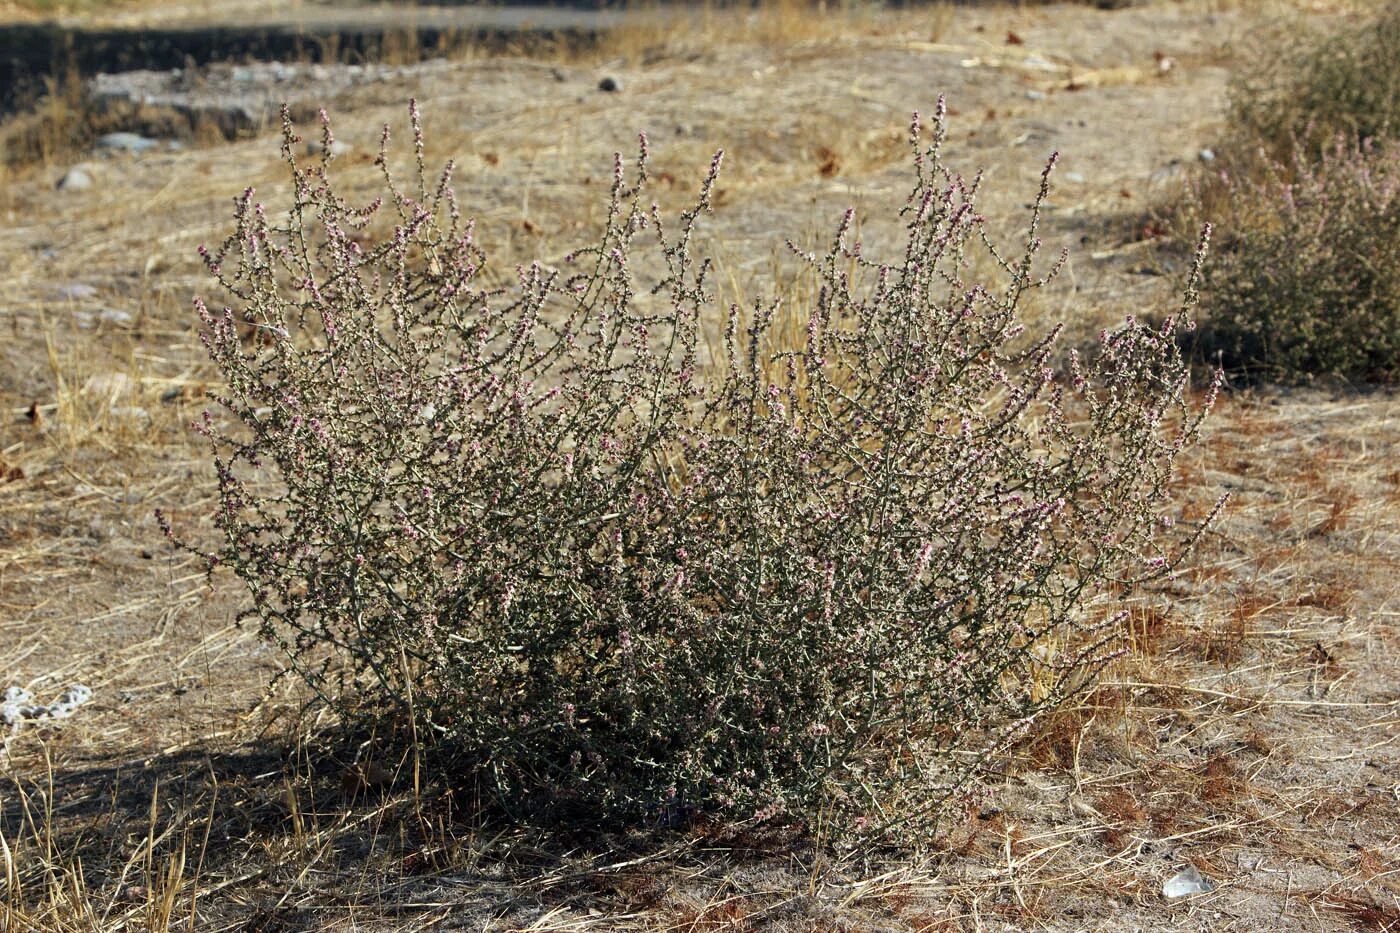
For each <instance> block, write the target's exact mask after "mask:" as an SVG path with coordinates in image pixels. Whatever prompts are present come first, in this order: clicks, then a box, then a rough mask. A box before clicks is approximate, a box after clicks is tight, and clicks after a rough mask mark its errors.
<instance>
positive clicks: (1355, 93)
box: [1227, 0, 1400, 166]
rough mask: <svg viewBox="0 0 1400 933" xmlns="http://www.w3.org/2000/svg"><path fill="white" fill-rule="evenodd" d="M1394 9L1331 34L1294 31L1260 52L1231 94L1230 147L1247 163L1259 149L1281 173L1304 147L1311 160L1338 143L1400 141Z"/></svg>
mask: <svg viewBox="0 0 1400 933" xmlns="http://www.w3.org/2000/svg"><path fill="white" fill-rule="evenodd" d="M1397 62H1400V2H1395V0H1390V2H1387V3H1385V4H1384V5H1383V6H1382V7H1381V8H1380V9H1379V11H1378V12H1377V13H1376V14H1375V15H1374V16H1368V17H1363V18H1362V19H1361V21H1360V22H1356V23H1353V24H1350V25H1348V26H1346V27H1344V28H1342V29H1339V30H1336V31H1334V32H1330V33H1326V34H1319V33H1317V32H1314V31H1312V30H1310V29H1307V28H1298V29H1296V30H1295V31H1291V32H1289V33H1288V34H1287V37H1286V38H1285V39H1284V40H1282V42H1280V43H1274V44H1269V45H1267V46H1266V47H1264V48H1262V49H1261V50H1259V52H1258V53H1257V54H1256V55H1255V56H1254V57H1253V60H1252V61H1251V63H1250V64H1248V65H1247V66H1246V67H1244V68H1243V69H1241V70H1240V72H1239V73H1238V74H1237V75H1236V77H1235V79H1234V81H1233V85H1232V87H1231V93H1230V108H1229V113H1228V117H1227V123H1228V125H1229V126H1230V127H1231V131H1232V134H1233V140H1232V141H1230V142H1229V143H1228V144H1229V145H1233V146H1235V147H1237V148H1239V149H1240V150H1241V151H1242V153H1243V154H1244V155H1246V156H1250V155H1252V154H1253V151H1254V150H1255V149H1257V148H1259V147H1260V146H1261V145H1262V146H1263V147H1264V149H1265V151H1266V153H1267V157H1268V158H1269V160H1270V161H1271V162H1274V163H1278V164H1282V165H1284V166H1287V164H1288V163H1289V161H1290V160H1291V158H1292V156H1293V151H1294V149H1295V148H1296V147H1297V146H1298V145H1302V147H1303V148H1304V150H1305V152H1306V154H1307V156H1308V157H1309V159H1315V158H1317V157H1319V156H1320V155H1321V154H1322V152H1323V151H1324V150H1325V149H1328V148H1330V147H1332V146H1333V145H1334V143H1335V141H1336V139H1337V137H1338V136H1346V137H1349V138H1350V139H1352V140H1353V141H1355V142H1361V141H1363V140H1367V139H1385V138H1394V137H1395V136H1396V135H1397V134H1400V68H1397V67H1396V64H1397Z"/></svg>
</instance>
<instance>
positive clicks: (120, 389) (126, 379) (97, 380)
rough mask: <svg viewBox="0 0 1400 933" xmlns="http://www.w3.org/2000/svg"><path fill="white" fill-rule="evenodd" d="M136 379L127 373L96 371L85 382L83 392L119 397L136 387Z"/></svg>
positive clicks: (111, 397)
mask: <svg viewBox="0 0 1400 933" xmlns="http://www.w3.org/2000/svg"><path fill="white" fill-rule="evenodd" d="M135 385H136V384H135V381H134V380H133V379H132V378H131V377H130V376H128V375H127V374H126V373H96V374H94V375H92V376H89V377H88V380H87V382H85V383H83V392H85V393H86V394H88V395H101V396H105V397H107V398H110V399H117V398H120V397H121V396H123V395H127V394H129V393H130V392H131V391H132V389H134V388H135Z"/></svg>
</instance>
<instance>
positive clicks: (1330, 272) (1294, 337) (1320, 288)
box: [1200, 138, 1400, 383]
mask: <svg viewBox="0 0 1400 933" xmlns="http://www.w3.org/2000/svg"><path fill="white" fill-rule="evenodd" d="M1216 183H1217V185H1218V187H1219V189H1220V190H1222V191H1223V192H1225V193H1226V195H1227V197H1228V198H1229V200H1230V201H1231V202H1232V203H1233V204H1234V205H1236V207H1235V208H1234V211H1233V213H1234V214H1235V217H1236V220H1237V222H1236V223H1235V224H1234V225H1233V226H1232V227H1227V228H1226V232H1225V233H1224V235H1223V236H1222V237H1221V238H1220V244H1219V248H1218V249H1217V250H1216V253H1215V259H1214V261H1213V262H1212V263H1211V264H1210V266H1209V267H1208V269H1207V273H1206V277H1205V285H1204V312H1205V313H1204V315H1203V318H1204V326H1203V327H1202V329H1201V332H1200V338H1201V346H1202V348H1203V349H1204V350H1205V352H1206V353H1207V354H1209V355H1210V358H1211V360H1212V361H1216V360H1218V361H1220V362H1221V363H1223V365H1225V366H1226V367H1227V368H1229V369H1237V370H1241V371H1244V372H1246V373H1250V374H1253V375H1254V376H1256V377H1265V378H1269V379H1275V380H1281V381H1287V382H1305V381H1309V380H1311V379H1314V378H1316V377H1319V376H1328V377H1334V378H1342V379H1349V380H1355V381H1365V382H1382V383H1393V382H1395V381H1396V380H1397V379H1400V144H1397V143H1393V142H1370V141H1367V142H1364V143H1355V142H1353V141H1351V140H1350V139H1349V138H1339V139H1337V140H1336V141H1334V144H1333V146H1332V148H1331V149H1329V150H1326V151H1324V152H1323V153H1322V154H1321V155H1320V156H1319V157H1317V159H1316V161H1312V159H1311V158H1310V157H1309V156H1308V155H1307V153H1306V150H1305V149H1304V148H1303V147H1301V146H1300V147H1299V148H1298V149H1297V150H1296V151H1295V153H1294V157H1293V160H1292V162H1291V164H1289V165H1288V166H1286V167H1285V166H1274V167H1273V168H1272V170H1271V171H1269V172H1268V173H1267V174H1265V175H1263V176H1262V177H1256V176H1253V175H1242V176H1233V175H1230V174H1228V173H1226V174H1222V175H1221V176H1219V177H1218V178H1217V182H1216Z"/></svg>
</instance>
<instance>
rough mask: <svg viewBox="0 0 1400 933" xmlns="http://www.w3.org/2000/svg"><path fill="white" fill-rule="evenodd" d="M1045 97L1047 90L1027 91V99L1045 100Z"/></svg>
mask: <svg viewBox="0 0 1400 933" xmlns="http://www.w3.org/2000/svg"><path fill="white" fill-rule="evenodd" d="M1044 99H1045V92H1044V91H1027V92H1026V100H1044Z"/></svg>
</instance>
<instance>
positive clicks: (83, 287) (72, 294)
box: [54, 282, 97, 301]
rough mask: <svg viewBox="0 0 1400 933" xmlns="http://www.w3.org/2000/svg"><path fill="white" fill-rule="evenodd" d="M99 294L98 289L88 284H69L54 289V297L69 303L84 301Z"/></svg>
mask: <svg viewBox="0 0 1400 933" xmlns="http://www.w3.org/2000/svg"><path fill="white" fill-rule="evenodd" d="M96 294H97V289H95V288H93V287H92V286H91V285H88V284H87V283H86V282H69V283H68V284H67V285H60V286H59V287H58V288H56V289H54V295H55V296H56V297H58V298H64V299H67V300H68V301H82V300H84V299H86V298H92V297H94V296H95V295H96Z"/></svg>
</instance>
